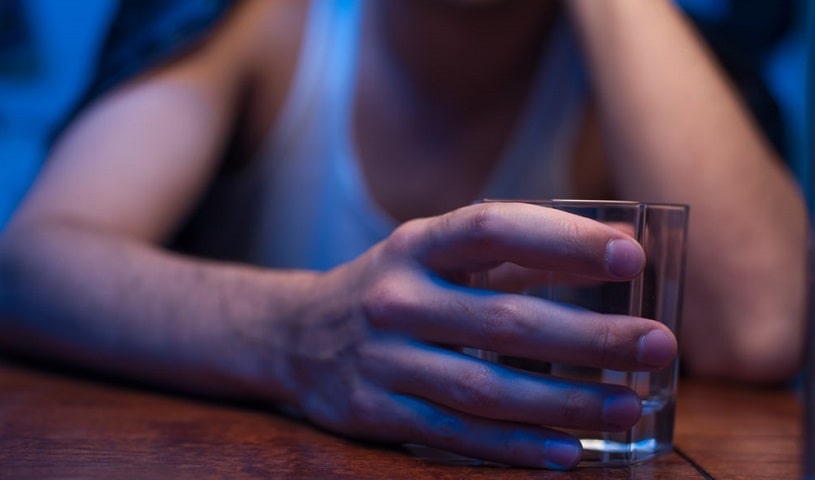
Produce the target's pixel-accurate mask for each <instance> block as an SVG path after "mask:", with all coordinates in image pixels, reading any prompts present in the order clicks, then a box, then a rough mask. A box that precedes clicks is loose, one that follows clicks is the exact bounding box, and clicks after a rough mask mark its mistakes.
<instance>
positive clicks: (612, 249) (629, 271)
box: [606, 238, 645, 278]
mask: <svg viewBox="0 0 815 480" xmlns="http://www.w3.org/2000/svg"><path fill="white" fill-rule="evenodd" d="M644 260H645V259H644V255H643V252H642V248H641V247H640V246H639V244H638V243H636V242H634V241H632V240H627V239H624V238H616V239H614V240H611V241H610V242H608V245H606V265H607V266H608V271H609V272H610V273H611V274H612V275H615V276H617V277H620V278H631V277H635V276H637V275H638V274H639V273H640V272H641V271H642V267H643V264H644V263H645V261H644Z"/></svg>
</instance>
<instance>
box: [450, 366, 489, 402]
mask: <svg viewBox="0 0 815 480" xmlns="http://www.w3.org/2000/svg"><path fill="white" fill-rule="evenodd" d="M499 388H500V386H499V382H498V380H497V379H496V377H495V374H494V372H493V371H492V369H490V367H488V366H487V365H483V364H477V365H475V366H473V367H472V368H470V369H468V370H467V371H466V372H465V373H464V374H463V375H461V377H459V378H458V379H457V381H456V385H455V387H454V389H453V392H452V393H453V395H454V398H455V401H456V402H457V403H459V404H460V405H463V406H467V407H469V408H477V409H478V410H482V411H489V410H491V409H494V408H495V407H496V406H497V404H498V402H499V399H500V395H499V392H498V390H499Z"/></svg>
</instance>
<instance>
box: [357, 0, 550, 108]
mask: <svg viewBox="0 0 815 480" xmlns="http://www.w3.org/2000/svg"><path fill="white" fill-rule="evenodd" d="M368 5H369V7H370V9H369V12H368V13H369V15H368V16H367V18H368V22H366V28H368V31H369V32H370V35H371V40H372V44H373V45H377V46H378V48H379V53H380V55H381V56H380V57H379V58H380V59H381V61H383V62H385V64H386V65H387V66H388V72H389V74H390V76H391V78H392V81H393V82H394V85H396V86H397V87H396V88H398V89H399V90H400V91H401V93H402V94H403V95H404V98H406V99H409V101H410V102H412V103H413V105H416V106H417V107H420V106H421V105H428V106H431V107H432V110H433V112H434V115H439V114H442V115H456V116H464V117H470V116H472V115H473V114H477V113H478V112H477V111H474V109H484V110H485V111H486V110H489V109H490V108H492V105H491V103H493V102H506V101H508V100H512V99H513V97H515V96H517V95H524V94H525V93H526V90H527V87H528V85H529V82H530V81H531V79H532V77H533V75H534V72H535V71H536V67H537V66H538V60H539V57H540V52H541V49H542V48H543V47H544V44H545V42H546V38H547V36H548V33H549V30H550V27H551V24H552V21H553V19H554V18H555V16H556V14H557V6H558V4H557V3H556V2H554V1H541V0H520V1H518V0H504V1H496V2H494V3H489V4H487V5H476V6H467V5H461V4H459V3H457V2H452V1H444V0H376V1H373V2H368Z"/></svg>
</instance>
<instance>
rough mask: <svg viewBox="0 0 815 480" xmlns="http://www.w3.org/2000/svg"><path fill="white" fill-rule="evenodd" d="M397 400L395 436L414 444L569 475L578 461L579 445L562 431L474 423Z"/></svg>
mask: <svg viewBox="0 0 815 480" xmlns="http://www.w3.org/2000/svg"><path fill="white" fill-rule="evenodd" d="M393 401H394V409H393V412H394V418H393V427H391V428H392V430H391V431H397V430H396V429H399V428H402V429H406V430H407V431H406V433H407V435H408V436H409V438H411V440H409V441H410V442H412V443H420V444H423V445H427V446H431V447H436V448H441V449H444V450H447V451H452V452H455V453H458V454H461V455H464V456H467V457H473V458H478V459H483V460H488V461H493V462H498V463H503V464H507V465H517V466H523V467H534V468H550V469H557V470H567V469H570V468H572V467H574V466H575V465H576V464H577V462H578V461H579V460H580V456H581V453H582V448H581V446H580V442H579V441H578V440H577V439H575V438H574V437H571V436H570V435H567V434H565V433H562V432H558V431H555V430H549V429H546V428H542V427H534V426H531V425H524V424H512V423H506V422H495V421H491V420H488V419H483V418H476V417H472V416H470V415H466V414H461V413H456V412H452V411H450V410H447V409H444V408H442V407H439V406H437V405H434V404H432V403H429V402H425V401H422V400H421V399H417V398H415V397H411V396H395V397H394V398H393ZM388 427H390V425H389V426H388ZM394 427H395V428H394Z"/></svg>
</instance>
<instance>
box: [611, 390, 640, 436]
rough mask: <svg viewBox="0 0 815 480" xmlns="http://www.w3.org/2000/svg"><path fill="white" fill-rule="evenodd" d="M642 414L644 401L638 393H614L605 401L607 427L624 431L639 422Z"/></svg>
mask: <svg viewBox="0 0 815 480" xmlns="http://www.w3.org/2000/svg"><path fill="white" fill-rule="evenodd" d="M641 414H642V401H641V400H640V399H639V397H637V396H636V395H614V396H611V397H608V398H606V399H605V400H604V401H603V413H602V415H603V417H602V418H603V423H605V425H606V428H608V429H611V430H614V431H622V430H626V429H628V428H631V426H632V425H634V424H635V423H637V420H639V418H640V415H641Z"/></svg>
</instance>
